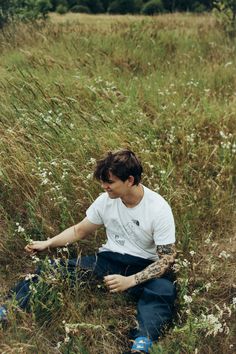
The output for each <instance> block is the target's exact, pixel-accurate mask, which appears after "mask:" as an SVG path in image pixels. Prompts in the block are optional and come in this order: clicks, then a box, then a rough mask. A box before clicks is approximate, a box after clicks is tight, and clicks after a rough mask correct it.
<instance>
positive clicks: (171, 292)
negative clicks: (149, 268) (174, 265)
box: [145, 278, 176, 299]
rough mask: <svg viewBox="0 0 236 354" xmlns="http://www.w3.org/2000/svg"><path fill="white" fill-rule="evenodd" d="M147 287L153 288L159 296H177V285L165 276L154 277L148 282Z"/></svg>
mask: <svg viewBox="0 0 236 354" xmlns="http://www.w3.org/2000/svg"><path fill="white" fill-rule="evenodd" d="M145 288H147V289H149V290H151V291H152V292H154V293H155V294H156V295H158V296H168V297H171V298H173V299H175V298H176V288H175V285H174V284H173V283H172V282H171V281H170V280H168V279H165V278H159V279H152V280H150V281H148V282H147V283H146V286H145Z"/></svg>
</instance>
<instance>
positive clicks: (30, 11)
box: [0, 0, 236, 34]
mask: <svg viewBox="0 0 236 354" xmlns="http://www.w3.org/2000/svg"><path fill="white" fill-rule="evenodd" d="M211 10H214V11H216V12H217V14H218V15H219V16H218V17H219V23H220V24H221V26H222V27H224V29H225V30H226V32H228V33H229V34H234V33H235V32H236V0H0V29H1V28H3V27H4V25H6V24H7V23H8V22H10V21H12V20H20V21H30V20H36V19H46V18H47V16H48V13H49V12H50V11H52V12H58V13H60V14H64V13H66V12H69V11H70V12H78V13H88V14H101V13H107V14H143V15H155V14H158V13H168V12H184V11H190V12H198V13H201V12H207V11H211Z"/></svg>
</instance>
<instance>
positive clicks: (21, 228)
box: [17, 225, 25, 233]
mask: <svg viewBox="0 0 236 354" xmlns="http://www.w3.org/2000/svg"><path fill="white" fill-rule="evenodd" d="M24 231H25V229H24V228H23V227H21V226H20V225H19V226H18V228H17V232H19V233H21V232H24Z"/></svg>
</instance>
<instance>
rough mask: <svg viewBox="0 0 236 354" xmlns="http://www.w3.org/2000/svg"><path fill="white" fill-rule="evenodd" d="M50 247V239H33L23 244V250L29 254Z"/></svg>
mask: <svg viewBox="0 0 236 354" xmlns="http://www.w3.org/2000/svg"><path fill="white" fill-rule="evenodd" d="M49 247H50V240H47V241H34V242H32V243H29V244H28V245H27V246H25V251H26V252H28V253H30V254H31V255H34V254H36V253H37V252H41V251H44V250H46V249H48V248H49Z"/></svg>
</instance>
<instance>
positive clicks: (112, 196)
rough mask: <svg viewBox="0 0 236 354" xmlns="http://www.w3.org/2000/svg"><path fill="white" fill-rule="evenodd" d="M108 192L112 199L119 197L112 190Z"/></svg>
mask: <svg viewBox="0 0 236 354" xmlns="http://www.w3.org/2000/svg"><path fill="white" fill-rule="evenodd" d="M107 194H108V196H109V198H111V199H116V198H118V197H117V196H116V195H114V194H112V192H107Z"/></svg>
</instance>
